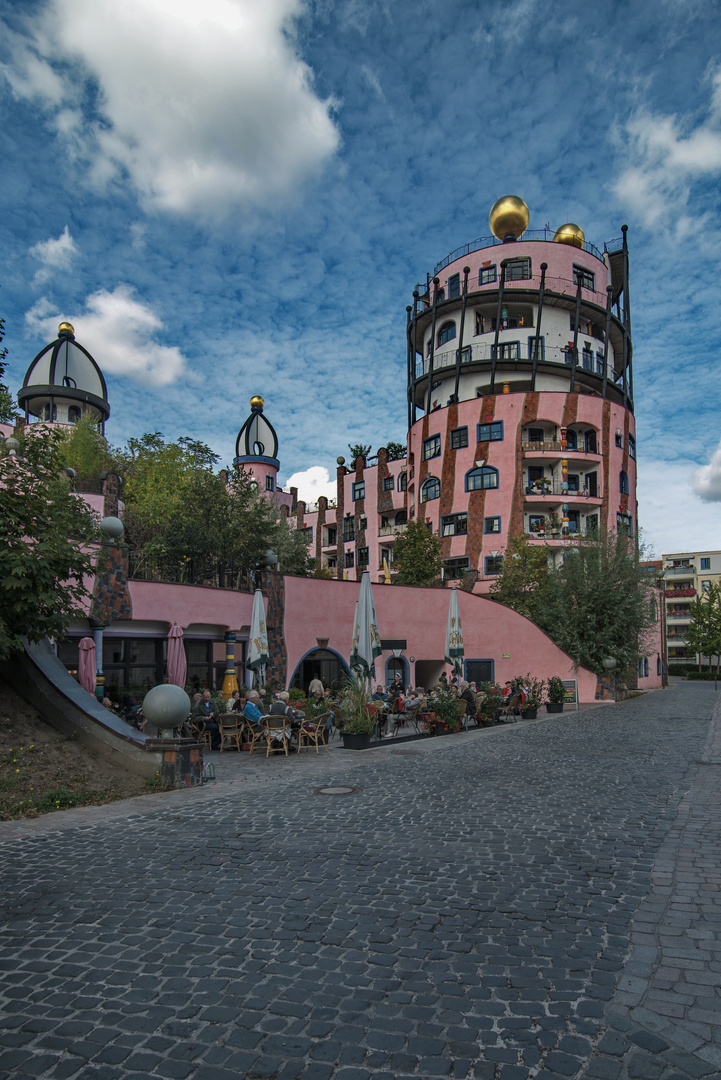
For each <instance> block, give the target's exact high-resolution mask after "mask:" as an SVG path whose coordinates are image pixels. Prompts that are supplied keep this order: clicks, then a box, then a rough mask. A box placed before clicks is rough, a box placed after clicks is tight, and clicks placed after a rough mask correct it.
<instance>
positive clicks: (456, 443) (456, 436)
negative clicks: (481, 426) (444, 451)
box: [451, 427, 468, 450]
mask: <svg viewBox="0 0 721 1080" xmlns="http://www.w3.org/2000/svg"><path fill="white" fill-rule="evenodd" d="M464 446H468V428H467V427H457V428H454V429H453V431H452V432H451V450H460V449H461V448H462V447H464Z"/></svg>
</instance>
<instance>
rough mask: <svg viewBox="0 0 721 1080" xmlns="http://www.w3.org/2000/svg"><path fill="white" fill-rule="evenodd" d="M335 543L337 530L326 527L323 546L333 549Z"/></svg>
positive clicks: (336, 541)
mask: <svg viewBox="0 0 721 1080" xmlns="http://www.w3.org/2000/svg"><path fill="white" fill-rule="evenodd" d="M337 543H338V530H337V529H336V528H335V527H334V528H332V529H331V528H330V527H328V529H327V530H326V540H325V546H326V547H335V545H336V544H337Z"/></svg>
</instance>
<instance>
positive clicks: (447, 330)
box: [438, 322, 456, 347]
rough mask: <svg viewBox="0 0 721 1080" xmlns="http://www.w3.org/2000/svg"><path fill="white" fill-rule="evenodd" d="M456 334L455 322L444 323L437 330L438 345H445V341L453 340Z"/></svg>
mask: <svg viewBox="0 0 721 1080" xmlns="http://www.w3.org/2000/svg"><path fill="white" fill-rule="evenodd" d="M455 336H456V324H455V323H454V322H447V323H444V324H443V326H442V327H441V328H440V330H439V331H438V345H439V347H440V346H441V345H445V344H446V342H447V341H453V338H454V337H455Z"/></svg>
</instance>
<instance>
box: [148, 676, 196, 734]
mask: <svg viewBox="0 0 721 1080" xmlns="http://www.w3.org/2000/svg"><path fill="white" fill-rule="evenodd" d="M189 712H190V698H189V697H188V695H187V694H186V692H185V690H183V688H182V686H174V685H173V684H172V683H163V684H162V685H161V686H154V687H153V689H152V690H148V692H147V694H146V695H145V697H144V698H143V713H144V714H145V719H146V721H147V722H148V724H149V725H150V726H151V727H156V728H160V729H161V730H162V731H163V736H164V737H165V738H169V737H170V736H169V735H168V734H166V732H172V730H173V728H176V727H180V725H181V724H182V723H183V721H184V720H187V718H188V713H189Z"/></svg>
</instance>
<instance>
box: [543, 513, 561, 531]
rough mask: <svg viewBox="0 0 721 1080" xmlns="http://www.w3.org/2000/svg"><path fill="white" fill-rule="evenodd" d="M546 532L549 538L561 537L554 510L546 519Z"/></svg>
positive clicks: (559, 524)
mask: <svg viewBox="0 0 721 1080" xmlns="http://www.w3.org/2000/svg"><path fill="white" fill-rule="evenodd" d="M546 531H547V532H548V533H549V534H550V535H551V536H560V535H561V520H560V518H559V516H558V514H557V513H556V511H555V510H552V511H551V513H550V514H549V515H548V517H547V519H546Z"/></svg>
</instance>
